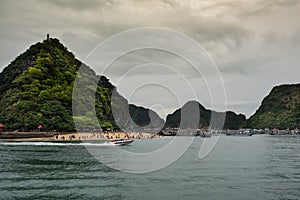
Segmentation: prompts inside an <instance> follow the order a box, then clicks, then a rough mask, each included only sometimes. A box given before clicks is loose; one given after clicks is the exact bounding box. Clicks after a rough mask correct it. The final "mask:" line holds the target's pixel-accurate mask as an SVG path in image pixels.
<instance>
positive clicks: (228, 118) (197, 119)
mask: <svg viewBox="0 0 300 200" xmlns="http://www.w3.org/2000/svg"><path fill="white" fill-rule="evenodd" d="M182 112H183V113H186V114H184V115H183V116H184V117H182ZM212 118H213V119H214V120H211V119H212ZM245 120H246V118H245V116H244V115H242V114H239V115H237V114H235V113H234V112H230V111H228V112H226V113H221V112H215V111H211V110H208V109H206V108H204V107H203V106H202V105H201V104H200V103H198V102H196V101H190V102H187V103H186V104H185V105H184V106H183V107H182V108H180V109H178V110H176V111H175V112H174V113H172V114H169V115H168V116H167V120H166V124H165V127H172V128H174V127H180V128H189V127H190V128H204V127H211V128H219V129H222V128H224V129H238V128H240V126H241V124H242V123H243V122H244V121H245ZM192 123H193V124H192ZM223 124H224V125H223Z"/></svg>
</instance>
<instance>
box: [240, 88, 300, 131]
mask: <svg viewBox="0 0 300 200" xmlns="http://www.w3.org/2000/svg"><path fill="white" fill-rule="evenodd" d="M243 126H244V127H250V128H280V129H286V128H300V84H293V85H281V86H276V87H274V88H273V89H272V91H271V92H270V94H269V95H268V96H267V97H265V98H264V100H263V101H262V104H261V106H260V107H259V108H258V110H257V111H256V113H255V114H254V115H253V116H251V117H250V118H249V119H248V120H247V121H246V122H245V123H244V124H243Z"/></svg>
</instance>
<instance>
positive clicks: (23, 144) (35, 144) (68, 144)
mask: <svg viewBox="0 0 300 200" xmlns="http://www.w3.org/2000/svg"><path fill="white" fill-rule="evenodd" d="M0 145H5V146H116V145H115V144H113V143H110V142H105V143H88V142H83V143H71V142H70V143H60V142H0Z"/></svg>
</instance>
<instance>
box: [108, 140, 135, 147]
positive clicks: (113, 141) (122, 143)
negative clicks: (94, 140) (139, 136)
mask: <svg viewBox="0 0 300 200" xmlns="http://www.w3.org/2000/svg"><path fill="white" fill-rule="evenodd" d="M132 142H133V140H129V139H127V140H126V139H114V140H111V141H109V142H108V143H109V144H113V145H118V146H124V145H128V144H131V143H132Z"/></svg>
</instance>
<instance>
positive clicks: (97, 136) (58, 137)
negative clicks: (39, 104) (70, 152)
mask: <svg viewBox="0 0 300 200" xmlns="http://www.w3.org/2000/svg"><path fill="white" fill-rule="evenodd" d="M2 134H4V135H6V134H9V135H10V136H11V138H2V139H0V141H3V142H8V141H12V142H22V141H36V142H37V141H41V142H47V141H49V142H64V141H70V142H79V141H97V140H113V139H147V138H160V137H162V136H159V135H157V134H150V133H143V132H130V133H126V132H107V133H89V132H87V133H84V132H80V133H43V132H41V133H36V132H35V133H32V132H28V133H24V132H22V133H2ZM29 134H30V135H36V137H34V136H32V137H25V136H28V135H29ZM42 134H43V135H46V134H48V135H49V136H41V135H42ZM14 135H16V136H18V137H17V138H13V136H14ZM22 135H24V137H22Z"/></svg>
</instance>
